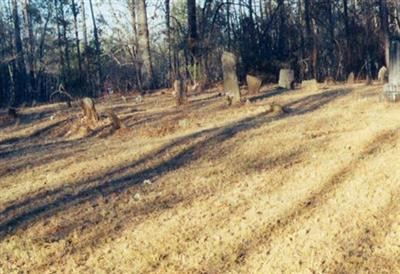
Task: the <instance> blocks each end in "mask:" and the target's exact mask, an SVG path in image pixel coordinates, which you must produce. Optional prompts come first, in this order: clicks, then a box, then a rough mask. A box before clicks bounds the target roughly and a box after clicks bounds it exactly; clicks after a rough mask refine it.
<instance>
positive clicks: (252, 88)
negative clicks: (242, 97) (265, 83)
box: [246, 74, 262, 94]
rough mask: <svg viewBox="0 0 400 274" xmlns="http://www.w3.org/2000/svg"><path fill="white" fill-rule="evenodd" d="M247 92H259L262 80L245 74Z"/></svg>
mask: <svg viewBox="0 0 400 274" xmlns="http://www.w3.org/2000/svg"><path fill="white" fill-rule="evenodd" d="M246 82H247V90H248V91H249V94H257V93H259V92H260V88H261V84H262V80H261V79H260V78H258V77H256V76H253V75H250V74H247V75H246Z"/></svg>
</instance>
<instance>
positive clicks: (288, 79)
mask: <svg viewBox="0 0 400 274" xmlns="http://www.w3.org/2000/svg"><path fill="white" fill-rule="evenodd" d="M293 82H294V72H293V70H291V69H281V70H280V71H279V83H278V85H279V87H281V88H286V89H291V88H292V87H293Z"/></svg>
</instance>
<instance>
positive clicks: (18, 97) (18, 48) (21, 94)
mask: <svg viewBox="0 0 400 274" xmlns="http://www.w3.org/2000/svg"><path fill="white" fill-rule="evenodd" d="M12 17H13V24H14V26H13V27H14V33H13V36H14V39H13V40H14V48H15V55H16V73H14V77H15V78H14V79H15V80H14V81H15V84H16V87H15V98H12V100H11V103H12V105H17V104H20V103H22V102H23V101H24V100H25V99H26V67H25V59H24V50H23V47H22V40H21V27H20V23H19V15H18V1H17V0H12Z"/></svg>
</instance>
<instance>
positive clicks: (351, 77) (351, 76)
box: [347, 72, 355, 84]
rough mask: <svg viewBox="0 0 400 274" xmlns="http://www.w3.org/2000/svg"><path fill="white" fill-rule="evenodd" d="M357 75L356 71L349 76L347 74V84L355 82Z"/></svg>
mask: <svg viewBox="0 0 400 274" xmlns="http://www.w3.org/2000/svg"><path fill="white" fill-rule="evenodd" d="M354 80H355V76H354V72H350V73H349V76H347V84H354Z"/></svg>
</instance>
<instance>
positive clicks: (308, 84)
mask: <svg viewBox="0 0 400 274" xmlns="http://www.w3.org/2000/svg"><path fill="white" fill-rule="evenodd" d="M301 87H302V88H303V89H305V90H307V91H317V90H318V82H317V80H315V79H311V80H304V81H302V82H301Z"/></svg>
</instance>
